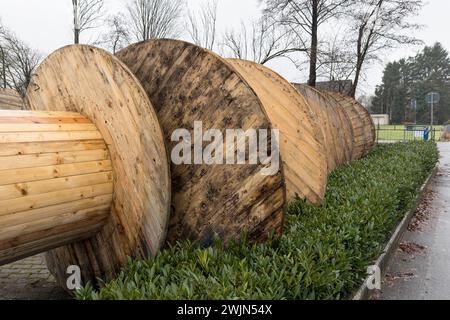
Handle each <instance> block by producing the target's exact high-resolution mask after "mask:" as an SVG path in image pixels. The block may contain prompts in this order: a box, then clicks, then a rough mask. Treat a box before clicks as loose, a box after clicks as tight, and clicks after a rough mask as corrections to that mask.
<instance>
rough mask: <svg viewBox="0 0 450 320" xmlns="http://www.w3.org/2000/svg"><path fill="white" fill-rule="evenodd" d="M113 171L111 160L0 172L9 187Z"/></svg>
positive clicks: (0, 177) (4, 182)
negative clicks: (10, 185)
mask: <svg viewBox="0 0 450 320" xmlns="http://www.w3.org/2000/svg"><path fill="white" fill-rule="evenodd" d="M111 171H112V164H111V161H110V160H104V161H92V162H81V163H72V164H63V165H56V166H47V167H35V168H33V167H32V168H25V169H13V170H2V171H0V181H1V184H2V185H8V184H15V183H26V182H32V181H39V180H48V179H53V178H62V177H71V176H77V175H83V174H91V173H98V172H111Z"/></svg>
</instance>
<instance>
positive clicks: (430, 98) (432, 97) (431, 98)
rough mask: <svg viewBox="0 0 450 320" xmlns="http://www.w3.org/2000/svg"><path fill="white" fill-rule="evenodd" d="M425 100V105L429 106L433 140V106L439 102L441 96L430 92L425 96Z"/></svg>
mask: <svg viewBox="0 0 450 320" xmlns="http://www.w3.org/2000/svg"><path fill="white" fill-rule="evenodd" d="M426 100H427V103H428V104H429V105H430V106H431V135H432V137H433V138H434V131H433V126H434V105H435V104H436V103H439V100H441V95H440V94H439V93H437V92H430V93H429V94H427V97H426Z"/></svg>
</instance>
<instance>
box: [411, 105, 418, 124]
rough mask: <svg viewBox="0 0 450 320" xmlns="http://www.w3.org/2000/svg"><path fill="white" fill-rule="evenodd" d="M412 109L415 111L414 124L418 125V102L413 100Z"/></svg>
mask: <svg viewBox="0 0 450 320" xmlns="http://www.w3.org/2000/svg"><path fill="white" fill-rule="evenodd" d="M411 109H413V110H414V124H417V100H416V99H413V100H411Z"/></svg>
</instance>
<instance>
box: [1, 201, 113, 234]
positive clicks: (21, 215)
mask: <svg viewBox="0 0 450 320" xmlns="http://www.w3.org/2000/svg"><path fill="white" fill-rule="evenodd" d="M112 197H113V196H112V194H107V195H101V196H98V197H93V198H88V199H82V200H77V201H72V202H66V203H62V204H57V205H54V206H49V207H44V208H39V209H33V210H29V211H23V212H18V213H17V212H16V213H12V214H9V215H5V216H2V218H1V221H0V228H1V229H3V228H7V227H13V226H17V225H20V224H24V223H29V222H32V221H35V220H41V219H46V218H49V217H54V216H57V215H60V214H68V213H72V214H74V213H76V212H78V211H80V210H86V209H90V208H96V207H100V206H105V205H111V203H112Z"/></svg>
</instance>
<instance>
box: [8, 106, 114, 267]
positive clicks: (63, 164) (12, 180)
mask: <svg viewBox="0 0 450 320" xmlns="http://www.w3.org/2000/svg"><path fill="white" fill-rule="evenodd" d="M12 115H14V117H11V116H12ZM21 117H32V118H35V119H41V118H52V119H54V120H58V119H60V118H58V117H62V118H67V117H73V118H77V119H86V118H85V117H83V116H81V115H76V114H73V113H67V114H64V113H58V114H56V113H46V112H33V111H1V112H0V132H1V133H0V136H1V137H3V138H0V263H3V262H11V261H15V260H18V259H21V258H23V257H25V256H30V255H32V254H35V253H39V252H42V251H47V250H51V249H54V248H56V247H58V246H59V245H61V244H65V243H70V242H72V241H74V240H76V239H79V238H80V236H82V237H83V238H84V237H87V236H88V235H89V236H93V235H94V233H92V232H93V230H98V229H99V227H100V224H103V225H104V224H105V222H106V220H107V218H108V216H109V212H110V211H111V206H112V199H113V196H112V194H113V173H112V167H111V160H110V156H109V152H108V150H107V147H106V144H105V142H104V141H103V140H102V139H101V134H100V132H99V131H98V130H97V129H96V126H95V125H94V124H93V123H86V124H71V125H51V126H52V128H48V126H47V125H45V126H46V128H45V129H46V130H47V129H52V130H54V131H53V132H49V131H40V130H42V129H43V128H42V127H41V125H34V124H27V125H25V126H28V129H26V128H25V126H24V125H23V123H22V121H21V120H19V121H18V122H17V123H15V122H11V121H12V120H13V119H16V118H19V119H20V118H21ZM5 119H8V121H9V122H8V121H5ZM37 122H40V121H39V120H38V121H37ZM56 126H58V127H56ZM75 126H76V127H75ZM80 126H82V127H83V129H87V131H79V129H80ZM74 129H75V131H73V130H74ZM79 132H88V133H91V139H90V140H80V135H79V134H78V133H79ZM73 133H75V134H73ZM54 134H58V137H60V139H58V140H60V141H58V142H55V141H54V139H55V135H54ZM5 137H8V138H5ZM11 137H14V138H13V139H12V138H11ZM30 137H39V139H29V138H30ZM86 138H87V137H86ZM30 140H33V142H31V141H30ZM20 141H23V142H20ZM98 148H100V149H98ZM27 153H28V154H27ZM81 227H82V228H83V230H81ZM67 230H77V231H78V232H77V233H73V232H70V233H68V232H67ZM88 230H90V231H89V232H88ZM50 239H51V240H50ZM36 242H37V243H39V245H38V246H35V245H34V244H35V243H36ZM37 250H41V251H37Z"/></svg>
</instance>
